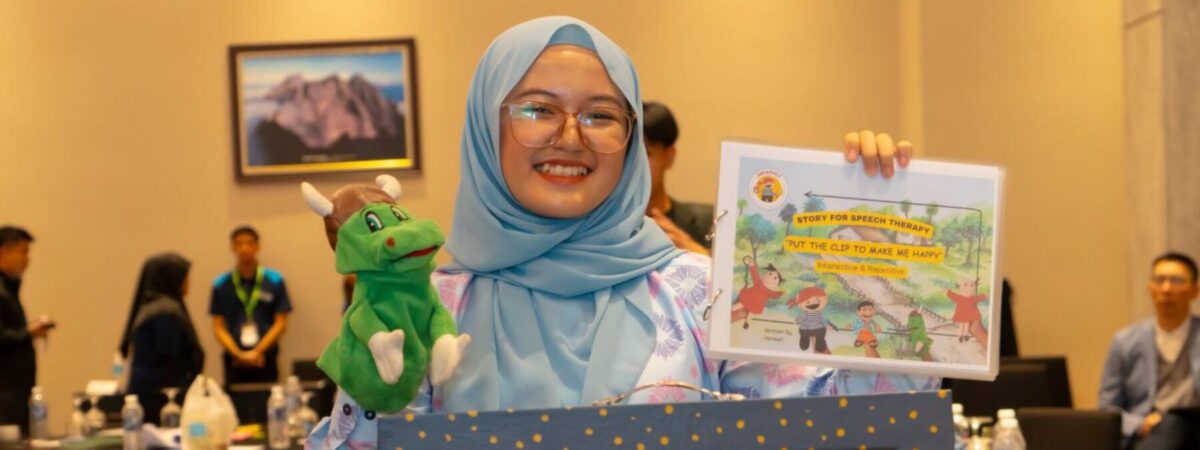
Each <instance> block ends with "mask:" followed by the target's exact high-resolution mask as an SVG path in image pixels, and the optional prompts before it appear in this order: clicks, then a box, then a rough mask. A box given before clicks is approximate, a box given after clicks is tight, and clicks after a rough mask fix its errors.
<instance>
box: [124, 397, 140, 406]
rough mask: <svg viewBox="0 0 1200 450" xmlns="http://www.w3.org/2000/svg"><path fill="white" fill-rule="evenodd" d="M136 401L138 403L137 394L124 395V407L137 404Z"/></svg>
mask: <svg viewBox="0 0 1200 450" xmlns="http://www.w3.org/2000/svg"><path fill="white" fill-rule="evenodd" d="M137 401H138V397H137V394H126V395H125V404H126V405H128V404H131V403H137Z"/></svg>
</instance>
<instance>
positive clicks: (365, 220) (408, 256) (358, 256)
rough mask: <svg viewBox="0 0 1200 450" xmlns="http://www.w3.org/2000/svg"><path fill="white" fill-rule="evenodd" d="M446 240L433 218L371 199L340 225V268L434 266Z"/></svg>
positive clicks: (401, 269) (347, 270)
mask: <svg viewBox="0 0 1200 450" xmlns="http://www.w3.org/2000/svg"><path fill="white" fill-rule="evenodd" d="M444 243H445V238H444V237H443V236H442V232H441V231H440V230H438V227H437V224H435V223H434V222H433V221H431V220H417V219H413V218H412V216H411V215H410V214H409V213H408V211H406V210H404V209H403V208H400V207H399V206H395V205H390V204H387V203H368V204H366V205H365V206H363V207H362V208H361V209H359V210H358V212H356V213H354V214H351V215H350V217H348V218H347V219H346V221H345V222H344V223H342V226H341V228H340V229H338V239H337V248H336V249H335V251H336V253H337V270H338V272H340V273H343V274H349V273H356V272H361V271H386V272H395V273H399V272H407V271H409V270H413V269H417V268H431V267H432V265H431V264H432V261H433V256H434V254H436V253H437V250H438V249H439V248H441V246H442V244H444Z"/></svg>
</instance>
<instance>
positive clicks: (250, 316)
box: [233, 266, 263, 347]
mask: <svg viewBox="0 0 1200 450" xmlns="http://www.w3.org/2000/svg"><path fill="white" fill-rule="evenodd" d="M233 275H234V276H235V277H234V282H233V291H234V292H235V293H236V294H237V296H238V300H241V302H242V307H243V308H245V310H246V321H245V322H244V323H242V332H241V336H240V338H239V340H240V341H241V344H242V347H254V346H255V345H258V339H259V336H258V325H257V324H255V322H254V308H256V307H257V306H258V299H259V297H260V296H261V295H262V284H263V268H262V266H259V267H258V272H257V273H256V274H255V275H254V289H252V290H251V291H250V293H249V295H247V293H246V289H245V288H243V287H242V280H241V277H240V276H237V271H236V270H235V271H234V273H233Z"/></svg>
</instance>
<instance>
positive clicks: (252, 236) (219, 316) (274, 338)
mask: <svg viewBox="0 0 1200 450" xmlns="http://www.w3.org/2000/svg"><path fill="white" fill-rule="evenodd" d="M229 240H230V241H231V244H232V247H233V254H234V255H236V256H237V267H235V268H234V269H233V270H232V271H229V272H226V273H223V274H221V276H219V277H217V279H216V281H215V282H214V283H213V290H212V300H211V303H210V305H209V313H210V314H211V315H212V318H213V330H214V332H216V334H217V342H220V343H221V347H224V349H225V353H224V354H223V355H222V359H223V360H224V363H225V383H226V384H230V383H257V382H272V383H273V382H276V381H278V380H279V368H278V366H277V364H276V356H277V355H278V354H279V347H278V346H277V345H275V344H276V343H278V342H279V338H280V336H282V335H283V331H284V330H285V329H286V328H287V315H288V313H289V312H291V310H292V302H291V299H290V298H288V293H287V287H286V286H284V284H283V276H282V275H280V274H279V272H276V271H274V270H272V269H268V268H266V267H263V266H260V265H259V264H258V232H257V231H255V230H254V228H251V227H249V226H241V227H238V228H236V229H234V230H233V232H232V233H231V234H230V236H229Z"/></svg>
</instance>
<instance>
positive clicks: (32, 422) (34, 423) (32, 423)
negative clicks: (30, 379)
mask: <svg viewBox="0 0 1200 450" xmlns="http://www.w3.org/2000/svg"><path fill="white" fill-rule="evenodd" d="M29 393H30V395H29V436H30V437H32V438H33V439H50V424H49V422H48V421H47V418H48V417H49V415H50V411H49V410H47V409H46V397H45V396H44V395H43V394H42V387H41V386H34V387H33V389H32V390H31V391H29Z"/></svg>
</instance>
